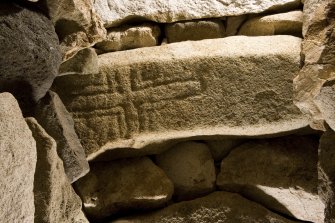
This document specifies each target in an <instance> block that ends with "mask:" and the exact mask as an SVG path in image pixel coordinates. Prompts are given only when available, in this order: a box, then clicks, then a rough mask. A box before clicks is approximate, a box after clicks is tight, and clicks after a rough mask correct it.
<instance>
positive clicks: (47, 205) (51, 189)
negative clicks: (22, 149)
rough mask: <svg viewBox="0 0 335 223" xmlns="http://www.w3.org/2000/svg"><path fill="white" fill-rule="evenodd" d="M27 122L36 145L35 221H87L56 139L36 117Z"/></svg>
mask: <svg viewBox="0 0 335 223" xmlns="http://www.w3.org/2000/svg"><path fill="white" fill-rule="evenodd" d="M26 121H27V124H28V126H29V128H30V130H31V131H32V133H33V137H34V138H35V140H36V147H37V164H36V173H35V181H34V195H35V199H34V200H35V221H34V222H38V223H44V222H45V223H49V222H50V223H51V222H64V223H66V222H69V223H70V222H71V223H88V221H87V219H86V218H85V216H84V215H83V213H82V210H81V205H82V204H81V200H80V198H79V196H78V195H77V194H76V193H75V192H74V190H73V188H72V186H71V184H70V182H69V181H68V179H67V177H66V175H65V172H64V167H63V162H62V160H61V159H60V158H59V157H58V154H57V147H56V142H55V140H54V139H53V138H51V137H50V136H49V135H48V134H47V133H46V131H45V130H44V129H43V128H42V127H41V126H40V125H39V124H38V123H37V121H36V120H35V119H34V118H27V119H26Z"/></svg>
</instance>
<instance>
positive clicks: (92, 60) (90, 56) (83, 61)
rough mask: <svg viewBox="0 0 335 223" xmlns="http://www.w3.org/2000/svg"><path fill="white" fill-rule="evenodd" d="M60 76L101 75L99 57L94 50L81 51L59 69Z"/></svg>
mask: <svg viewBox="0 0 335 223" xmlns="http://www.w3.org/2000/svg"><path fill="white" fill-rule="evenodd" d="M59 73H60V75H67V74H97V73H99V65H98V55H97V53H96V52H95V49H93V48H86V49H83V50H80V51H79V52H78V53H77V54H76V55H75V56H74V57H72V58H71V59H69V60H68V61H65V62H64V63H62V64H61V66H60V68H59Z"/></svg>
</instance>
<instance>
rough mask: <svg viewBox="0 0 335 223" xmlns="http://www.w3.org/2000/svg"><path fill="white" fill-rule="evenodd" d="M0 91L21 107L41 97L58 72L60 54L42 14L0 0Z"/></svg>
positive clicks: (51, 31)
mask: <svg viewBox="0 0 335 223" xmlns="http://www.w3.org/2000/svg"><path fill="white" fill-rule="evenodd" d="M0 52H1V53H0V92H4V91H7V92H11V93H12V94H14V95H15V97H16V98H17V99H18V100H19V103H20V105H21V107H24V106H22V104H23V105H26V104H28V105H29V104H30V103H31V102H32V101H37V100H38V99H40V98H42V97H43V96H44V95H45V93H46V92H47V91H48V89H49V88H50V86H51V84H52V81H53V80H54V78H55V76H56V75H57V74H58V68H59V65H60V62H61V55H60V52H59V47H58V38H57V35H56V33H55V30H54V27H53V25H52V23H51V22H50V21H49V20H48V19H47V17H45V16H44V15H42V14H40V13H38V12H35V11H30V10H28V9H25V8H22V7H20V6H18V5H15V4H13V3H9V2H3V1H2V2H0Z"/></svg>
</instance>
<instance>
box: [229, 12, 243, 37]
mask: <svg viewBox="0 0 335 223" xmlns="http://www.w3.org/2000/svg"><path fill="white" fill-rule="evenodd" d="M247 18H248V16H247V15H240V16H229V17H227V18H226V24H225V26H226V36H234V35H236V34H237V33H238V30H239V29H240V27H241V25H242V24H243V22H244V21H245V20H246V19H247Z"/></svg>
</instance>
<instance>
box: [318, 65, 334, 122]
mask: <svg viewBox="0 0 335 223" xmlns="http://www.w3.org/2000/svg"><path fill="white" fill-rule="evenodd" d="M334 72H335V69H334ZM314 100H315V103H316V105H317V106H318V108H319V109H320V112H321V114H322V119H323V120H325V121H326V122H327V124H328V125H329V126H330V127H331V128H332V129H335V117H334V114H335V85H334V81H329V82H327V83H326V85H324V86H323V87H322V88H321V90H320V93H319V95H318V96H316V97H315V99H314Z"/></svg>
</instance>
